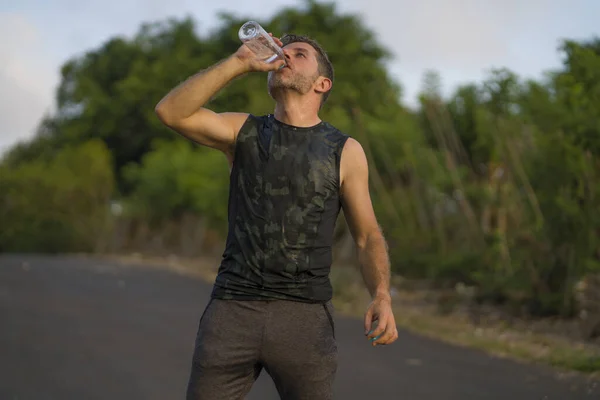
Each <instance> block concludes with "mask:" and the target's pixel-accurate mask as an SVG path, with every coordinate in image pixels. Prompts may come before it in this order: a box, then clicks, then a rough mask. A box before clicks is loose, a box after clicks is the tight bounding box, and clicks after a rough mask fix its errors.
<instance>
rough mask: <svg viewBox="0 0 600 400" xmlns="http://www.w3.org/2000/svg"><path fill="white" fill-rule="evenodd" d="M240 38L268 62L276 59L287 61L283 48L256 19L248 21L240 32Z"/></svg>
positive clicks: (261, 58)
mask: <svg viewBox="0 0 600 400" xmlns="http://www.w3.org/2000/svg"><path fill="white" fill-rule="evenodd" d="M238 36H239V38H240V40H241V41H242V42H243V43H244V44H245V45H246V46H247V47H248V48H249V49H250V50H252V52H253V53H254V54H256V56H257V57H258V59H260V60H263V61H265V62H267V63H272V62H274V61H276V60H283V61H285V56H284V55H283V50H282V49H281V47H279V46H278V45H277V43H275V41H274V40H273V38H272V37H271V36H270V35H269V34H268V33H267V31H265V30H264V28H263V27H262V26H260V24H259V23H258V22H256V21H248V22H246V23H245V24H244V25H242V27H241V28H240V30H239V32H238Z"/></svg>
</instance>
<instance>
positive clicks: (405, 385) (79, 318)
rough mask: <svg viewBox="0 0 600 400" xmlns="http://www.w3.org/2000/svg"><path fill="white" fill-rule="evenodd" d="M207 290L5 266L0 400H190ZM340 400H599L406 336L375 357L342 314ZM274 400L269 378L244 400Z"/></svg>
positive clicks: (37, 265) (518, 368)
mask: <svg viewBox="0 0 600 400" xmlns="http://www.w3.org/2000/svg"><path fill="white" fill-rule="evenodd" d="M209 294H210V285H209V284H207V283H206V282H204V281H202V280H199V279H194V278H190V277H189V276H183V275H180V274H176V273H173V272H170V271H168V270H163V269H157V268H147V269H146V268H140V267H134V266H131V267H128V266H125V265H120V264H117V263H113V262H107V261H102V260H95V259H84V258H75V257H46V256H30V255H24V256H21V255H6V256H0V321H2V329H0V376H1V377H2V378H1V379H0V399H6V400H13V399H14V400H17V399H18V400H25V399H61V400H68V399H90V400H91V399H114V400H116V399H127V400H134V399H144V400H150V399H183V398H185V386H186V383H187V378H188V371H189V366H190V357H191V352H192V346H193V342H194V338H195V334H196V329H197V325H198V319H199V317H200V315H201V313H202V311H203V308H204V306H205V304H206V303H207V301H208V296H209ZM335 319H336V334H337V338H338V342H339V352H340V354H339V361H340V365H339V370H338V377H337V382H336V398H337V399H344V400H353V399H361V400H363V399H372V398H377V397H378V396H381V397H382V398H386V399H399V400H434V399H435V400H454V399H461V400H463V399H477V400H484V399H498V400H500V399H502V400H506V399H509V400H520V399H523V400H532V399H536V400H542V399H547V400H558V399H561V400H576V399H598V398H600V387H598V386H597V385H596V384H595V383H593V382H589V381H588V380H586V379H583V378H580V377H564V376H563V377H562V378H560V377H559V375H560V374H557V373H556V372H553V371H552V370H550V369H547V368H543V367H538V366H532V365H522V364H518V363H515V362H512V361H509V360H503V359H497V358H493V357H490V356H488V355H486V354H484V353H482V352H479V351H474V350H469V349H464V348H460V347H455V346H451V345H447V344H444V343H440V342H437V341H433V340H430V339H427V338H423V337H420V336H415V335H413V334H410V333H407V332H405V331H401V332H400V337H399V339H398V341H397V342H396V343H395V344H393V345H392V346H388V347H377V348H373V347H371V346H369V345H368V343H367V341H366V339H365V337H364V336H363V334H362V333H363V328H362V322H361V321H360V320H356V319H352V318H346V317H342V316H340V315H336V316H335ZM278 398H279V397H278V396H277V393H276V391H275V389H274V386H273V384H272V383H271V381H270V378H269V376H268V375H267V374H266V372H263V373H262V374H261V376H260V378H259V379H258V381H257V382H256V384H255V386H254V387H253V389H252V390H251V392H250V394H249V395H248V397H247V399H249V400H258V399H261V400H269V399H273V400H276V399H278Z"/></svg>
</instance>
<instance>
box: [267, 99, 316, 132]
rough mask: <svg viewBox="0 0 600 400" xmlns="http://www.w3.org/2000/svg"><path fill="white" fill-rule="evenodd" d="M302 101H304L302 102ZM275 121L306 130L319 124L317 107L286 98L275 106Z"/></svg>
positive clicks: (299, 100) (300, 100)
mask: <svg viewBox="0 0 600 400" xmlns="http://www.w3.org/2000/svg"><path fill="white" fill-rule="evenodd" d="M303 100H304V101H303ZM274 116H275V119H277V120H278V121H281V122H283V123H285V124H288V125H292V126H297V127H302V128H307V127H311V126H315V125H317V124H318V123H320V122H321V119H320V118H319V114H318V107H315V106H314V104H310V103H307V102H306V99H301V98H298V97H296V98H289V97H288V98H286V99H284V101H278V102H277V104H276V105H275V112H274Z"/></svg>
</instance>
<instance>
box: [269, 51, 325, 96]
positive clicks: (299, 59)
mask: <svg viewBox="0 0 600 400" xmlns="http://www.w3.org/2000/svg"><path fill="white" fill-rule="evenodd" d="M283 52H284V54H285V56H286V60H285V61H286V66H285V67H284V68H282V69H280V70H279V71H275V72H270V73H269V77H268V88H269V94H270V95H271V96H272V97H273V96H274V95H275V93H276V92H278V91H282V90H294V91H296V92H298V93H300V94H306V93H308V92H310V91H311V90H312V88H313V85H314V83H315V82H316V80H317V79H318V78H319V64H318V62H317V52H316V51H315V49H314V48H313V47H312V46H311V45H309V44H308V43H302V42H295V43H290V44H288V45H287V46H285V47H284V48H283Z"/></svg>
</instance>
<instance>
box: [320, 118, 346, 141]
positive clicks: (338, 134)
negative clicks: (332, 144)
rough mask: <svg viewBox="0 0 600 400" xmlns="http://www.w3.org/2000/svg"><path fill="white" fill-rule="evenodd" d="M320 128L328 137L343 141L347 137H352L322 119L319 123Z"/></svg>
mask: <svg viewBox="0 0 600 400" xmlns="http://www.w3.org/2000/svg"><path fill="white" fill-rule="evenodd" d="M321 129H322V130H323V131H324V132H325V133H326V134H327V137H328V138H329V139H333V138H335V139H337V140H340V141H342V142H344V143H345V142H346V141H347V140H348V139H350V138H352V136H351V135H350V134H348V133H346V132H344V131H342V130H341V129H339V128H338V127H336V126H335V125H333V124H332V123H330V122H328V121H323V123H322V124H321Z"/></svg>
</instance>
